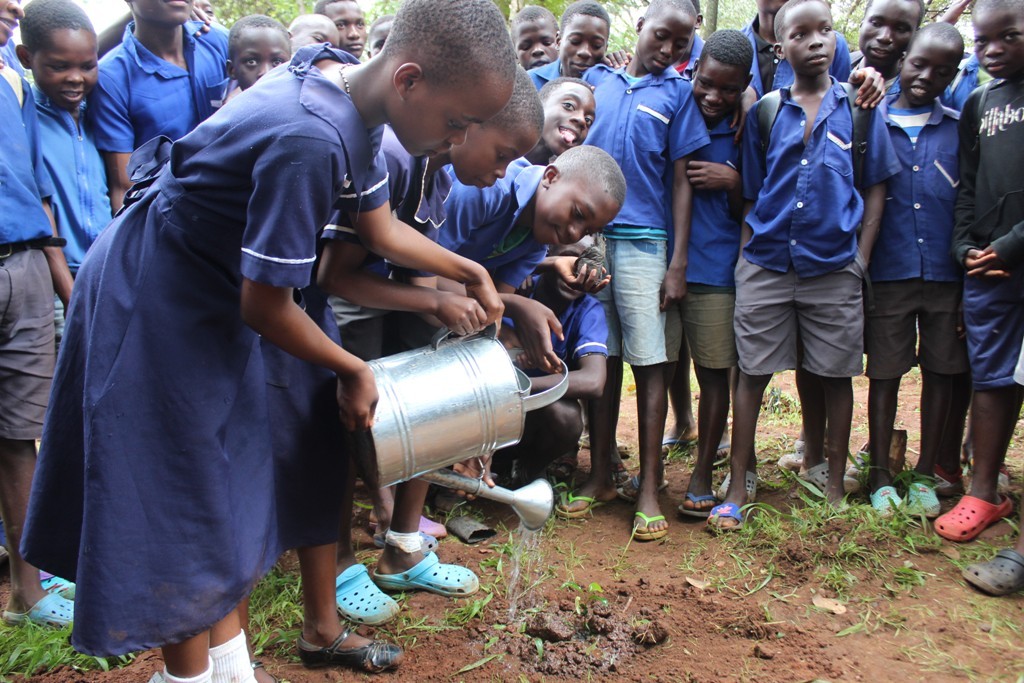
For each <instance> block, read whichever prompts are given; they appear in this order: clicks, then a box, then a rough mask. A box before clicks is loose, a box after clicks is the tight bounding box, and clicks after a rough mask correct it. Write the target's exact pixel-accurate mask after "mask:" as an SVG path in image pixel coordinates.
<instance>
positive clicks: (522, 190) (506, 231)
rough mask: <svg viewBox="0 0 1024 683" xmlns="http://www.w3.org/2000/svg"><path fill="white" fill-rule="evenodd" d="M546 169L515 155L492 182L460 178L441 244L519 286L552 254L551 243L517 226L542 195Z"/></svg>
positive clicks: (448, 203)
mask: <svg viewBox="0 0 1024 683" xmlns="http://www.w3.org/2000/svg"><path fill="white" fill-rule="evenodd" d="M543 174H544V166H531V165H530V162H528V161H527V160H526V159H516V160H515V161H513V162H512V163H511V164H509V167H508V170H507V171H506V172H505V177H504V178H501V179H499V180H498V182H496V183H495V184H494V185H493V186H492V187H485V188H477V187H471V186H469V185H463V184H462V183H460V182H459V181H458V180H455V181H454V182H453V184H452V190H451V192H450V193H449V194H448V200H447V201H446V202H445V209H446V212H447V220H446V221H445V223H444V225H443V226H441V230H440V233H439V237H438V243H439V244H440V245H441V246H442V247H444V248H445V249H448V250H449V251H453V252H455V253H456V254H458V255H459V256H463V257H465V258H468V259H469V260H471V261H475V262H477V263H479V264H480V265H482V266H483V267H484V268H486V269H487V271H488V272H489V273H491V275H492V277H493V278H494V279H495V281H496V282H504V283H505V284H507V285H511V286H512V287H518V286H519V285H521V284H522V283H523V280H525V279H526V276H527V275H529V274H530V273H532V272H533V270H534V268H536V267H537V265H538V264H539V263H540V262H541V261H543V260H544V256H545V255H546V254H547V247H546V246H545V245H543V244H541V243H540V242H538V241H537V240H535V239H534V238H533V229H532V227H531V226H525V227H524V226H517V225H516V222H517V221H518V220H519V216H520V215H522V213H523V210H524V209H525V208H526V206H527V205H528V204H529V203H530V201H531V200H532V199H533V197H534V195H536V194H537V188H538V187H539V186H540V180H541V176H542V175H543Z"/></svg>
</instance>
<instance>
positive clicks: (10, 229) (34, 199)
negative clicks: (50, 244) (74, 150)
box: [0, 55, 53, 245]
mask: <svg viewBox="0 0 1024 683" xmlns="http://www.w3.org/2000/svg"><path fill="white" fill-rule="evenodd" d="M5 59H6V55H5ZM10 68H11V67H10V62H7V66H5V67H4V69H10ZM18 79H19V81H20V82H21V91H22V96H23V100H22V101H21V102H19V101H18V96H17V95H16V94H15V92H14V88H13V87H11V84H10V83H8V82H7V79H6V78H3V77H0V140H3V143H2V144H0V245H3V244H12V243H16V242H26V241H28V240H34V239H40V238H44V237H49V236H51V235H52V234H53V231H52V229H51V227H50V219H49V218H48V217H47V216H46V213H45V212H44V211H43V199H44V198H45V197H49V196H51V195H52V194H53V185H52V184H51V182H50V176H49V174H48V173H47V172H46V165H45V164H44V163H43V152H42V146H41V144H40V139H39V122H38V118H37V113H36V103H35V98H34V97H33V96H32V88H31V87H30V86H29V84H28V82H27V81H26V80H25V79H24V78H22V77H21V76H20V75H18Z"/></svg>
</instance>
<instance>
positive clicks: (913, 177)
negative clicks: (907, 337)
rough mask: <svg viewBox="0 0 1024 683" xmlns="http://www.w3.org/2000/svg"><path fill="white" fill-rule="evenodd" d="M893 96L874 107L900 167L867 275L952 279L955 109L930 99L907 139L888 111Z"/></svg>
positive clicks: (956, 271) (956, 274) (955, 273)
mask: <svg viewBox="0 0 1024 683" xmlns="http://www.w3.org/2000/svg"><path fill="white" fill-rule="evenodd" d="M895 102H896V96H891V97H888V98H886V100H885V102H884V103H883V104H882V106H881V107H879V111H881V112H882V116H883V117H884V119H885V122H886V124H887V126H888V129H889V135H890V137H891V139H892V143H893V148H894V149H895V150H896V156H897V157H898V158H899V161H900V172H899V173H897V174H896V175H894V176H893V177H891V178H889V184H888V190H887V192H886V199H885V212H884V213H883V214H882V227H881V230H880V231H879V233H878V241H877V242H875V246H874V249H872V251H871V268H870V273H871V279H872V280H875V281H878V282H887V281H892V280H908V279H911V278H923V279H925V280H930V281H935V282H957V281H959V280H960V279H961V278H962V277H963V272H962V271H961V270H960V268H959V267H958V266H957V264H956V262H955V261H953V257H952V256H950V255H949V250H950V246H951V244H952V241H953V204H954V203H955V202H956V192H957V188H958V187H959V186H960V171H959V168H960V167H959V160H958V159H957V147H958V145H959V137H958V134H957V127H958V125H959V124H958V121H959V120H960V115H959V114H958V113H957V112H955V111H953V110H952V109H949V108H947V107H944V106H942V103H941V102H939V101H938V100H936V101H935V102H934V104H933V105H932V109H931V114H930V116H929V118H928V122H927V123H926V124H925V125H924V127H923V128H921V131H920V132H919V133H918V138H917V144H916V145H912V144H911V142H910V137H909V135H908V133H907V131H906V130H904V129H902V128H901V127H900V126H899V125H897V124H896V123H894V122H893V121H892V120H891V119H890V117H889V108H890V107H892V105H893V104H894V103H895Z"/></svg>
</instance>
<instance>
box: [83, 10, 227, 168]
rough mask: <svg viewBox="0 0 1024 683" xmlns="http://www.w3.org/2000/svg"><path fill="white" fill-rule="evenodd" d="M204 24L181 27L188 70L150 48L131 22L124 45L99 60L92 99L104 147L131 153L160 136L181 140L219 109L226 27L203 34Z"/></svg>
mask: <svg viewBox="0 0 1024 683" xmlns="http://www.w3.org/2000/svg"><path fill="white" fill-rule="evenodd" d="M201 26H202V24H200V23H199V22H194V21H190V22H187V23H186V24H185V25H184V26H183V27H182V35H183V37H184V43H185V60H186V63H187V64H188V71H185V70H184V69H182V68H180V67H178V66H175V65H174V64H171V63H170V62H167V61H165V60H163V59H160V58H159V57H157V56H156V55H154V54H153V53H152V52H150V51H149V50H148V49H146V48H145V47H144V46H143V45H142V43H140V42H139V41H138V39H137V38H136V37H135V34H134V33H133V30H134V29H135V22H129V24H128V26H127V27H125V30H124V38H123V39H122V40H121V44H120V45H118V46H117V47H115V48H114V49H113V50H111V51H110V52H109V53H107V54H106V55H104V57H103V59H101V60H100V78H99V83H97V85H96V89H95V90H94V91H93V95H92V98H91V102H90V117H91V118H92V124H93V129H94V130H95V132H96V146H97V147H98V148H99V149H100V150H102V151H104V152H122V153H127V152H131V151H133V150H134V149H135V148H136V147H138V146H140V145H141V144H142V143H144V142H147V141H149V140H152V139H153V138H155V137H156V136H158V135H166V136H167V137H169V138H170V139H171V140H178V139H180V138H182V137H184V136H185V135H186V134H187V133H189V132H190V131H191V130H192V129H194V128H195V127H196V126H198V125H199V124H200V123H201V122H202V121H204V120H206V119H207V118H209V116H210V115H211V114H213V112H215V111H217V109H218V108H220V106H221V104H222V103H223V101H224V98H225V97H226V95H227V93H226V90H227V84H228V79H227V74H226V72H225V64H226V62H227V58H228V42H227V38H226V36H225V34H224V33H223V32H221V31H210V32H209V33H201V32H199V29H200V27H201Z"/></svg>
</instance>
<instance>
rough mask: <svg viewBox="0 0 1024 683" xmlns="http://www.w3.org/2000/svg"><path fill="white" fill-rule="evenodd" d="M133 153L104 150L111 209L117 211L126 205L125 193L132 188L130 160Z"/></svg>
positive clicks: (113, 211)
mask: <svg viewBox="0 0 1024 683" xmlns="http://www.w3.org/2000/svg"><path fill="white" fill-rule="evenodd" d="M131 156H132V155H131V154H123V153H121V152H103V166H104V167H105V168H106V170H107V196H108V197H110V211H111V212H112V213H117V212H118V211H120V210H121V207H122V206H124V195H125V193H126V192H127V191H128V190H129V189H131V186H132V181H131V180H129V178H128V160H129V159H130V158H131Z"/></svg>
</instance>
